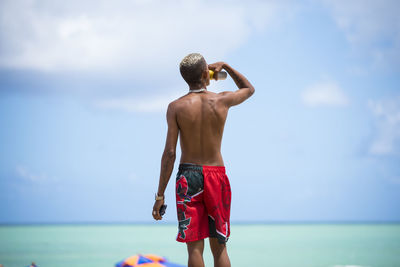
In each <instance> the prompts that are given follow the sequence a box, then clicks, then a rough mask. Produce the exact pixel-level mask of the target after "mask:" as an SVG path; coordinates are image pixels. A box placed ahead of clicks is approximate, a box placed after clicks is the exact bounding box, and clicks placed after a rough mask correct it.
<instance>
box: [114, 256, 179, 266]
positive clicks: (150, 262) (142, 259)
mask: <svg viewBox="0 0 400 267" xmlns="http://www.w3.org/2000/svg"><path fill="white" fill-rule="evenodd" d="M136 266H138V267H185V266H184V265H180V264H175V263H171V262H168V261H167V259H165V258H164V257H160V256H157V255H152V254H146V255H140V254H138V255H134V256H131V257H129V258H126V259H125V260H123V261H121V262H118V263H117V264H115V267H136Z"/></svg>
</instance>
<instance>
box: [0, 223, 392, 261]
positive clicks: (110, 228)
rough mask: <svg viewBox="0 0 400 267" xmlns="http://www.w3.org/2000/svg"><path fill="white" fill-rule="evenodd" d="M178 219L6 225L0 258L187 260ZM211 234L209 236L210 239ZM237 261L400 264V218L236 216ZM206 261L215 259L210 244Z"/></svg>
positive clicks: (232, 243)
mask: <svg viewBox="0 0 400 267" xmlns="http://www.w3.org/2000/svg"><path fill="white" fill-rule="evenodd" d="M176 234H177V227H176V225H175V224H165V223H164V224H160V223H152V224H65V225H63V224H55V225H49V224H46V225H3V226H0V264H3V266H4V267H24V266H29V264H30V263H31V262H32V261H34V262H35V263H36V264H37V265H38V266H39V267H58V266H59V267H67V266H68V267H71V266H74V267H112V266H114V265H115V263H117V262H119V261H120V260H122V259H124V258H126V257H128V256H130V255H133V254H137V253H142V254H146V253H152V254H158V255H160V256H165V257H167V258H168V259H169V260H170V261H172V262H175V263H181V264H186V261H187V253H186V245H185V244H181V243H178V242H176V241H175V237H176ZM206 241H207V240H206ZM227 246H228V254H229V256H230V258H231V262H232V266H246V267H249V266H271V267H344V266H347V267H350V266H351V267H355V266H357V267H359V266H362V267H367V266H368V267H400V224H383V223H379V224H371V223H369V224H325V223H324V224H317V223H315V224H232V226H231V237H230V239H229V241H228V244H227ZM204 258H205V263H206V266H213V261H212V256H211V252H210V250H209V245H208V244H207V242H206V247H205V250H204Z"/></svg>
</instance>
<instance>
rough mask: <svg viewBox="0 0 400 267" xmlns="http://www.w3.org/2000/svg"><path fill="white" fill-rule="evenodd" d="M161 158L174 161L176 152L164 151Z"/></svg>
mask: <svg viewBox="0 0 400 267" xmlns="http://www.w3.org/2000/svg"><path fill="white" fill-rule="evenodd" d="M163 157H164V158H166V159H168V160H173V161H174V160H175V157H176V152H175V150H172V149H167V150H164V154H163Z"/></svg>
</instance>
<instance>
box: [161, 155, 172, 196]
mask: <svg viewBox="0 0 400 267" xmlns="http://www.w3.org/2000/svg"><path fill="white" fill-rule="evenodd" d="M174 163H175V153H172V152H166V151H164V153H163V155H162V158H161V171H160V181H159V183H158V191H157V194H158V195H159V196H162V195H164V192H165V188H166V187H167V184H168V181H169V178H170V177H171V173H172V170H173V168H174Z"/></svg>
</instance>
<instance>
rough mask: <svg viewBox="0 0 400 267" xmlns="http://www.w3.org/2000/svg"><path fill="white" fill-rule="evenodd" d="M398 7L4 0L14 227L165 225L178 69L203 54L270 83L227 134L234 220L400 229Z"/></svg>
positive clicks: (7, 158) (7, 188)
mask: <svg viewBox="0 0 400 267" xmlns="http://www.w3.org/2000/svg"><path fill="white" fill-rule="evenodd" d="M398 10H399V4H398V3H397V1H390V0H385V1H361V0H351V1H330V0H326V1H311V0H310V1H273V0H272V1H256V0H254V1H246V2H244V1H218V2H215V1H213V2H211V1H200V0H198V1H196V0H193V1H168V3H167V1H161V0H160V1H152V0H148V1H146V0H136V1H123V0H117V1H113V2H112V3H111V2H109V1H84V3H81V2H79V1H68V3H65V2H63V3H55V2H53V1H22V0H18V1H2V2H1V3H0V128H1V130H0V148H1V154H0V208H1V213H0V223H12V222H18V223H23V222H88V221H96V222H98V221H101V222H132V221H146V222H147V221H151V220H152V218H151V209H152V205H153V199H154V192H155V191H156V189H157V184H158V176H159V166H160V159H161V153H162V151H163V148H164V142H165V134H166V123H165V111H166V106H167V104H168V103H169V102H170V101H172V100H173V99H175V98H177V97H178V96H180V95H183V94H185V93H186V91H187V86H186V85H185V83H184V81H183V80H182V78H181V77H180V75H179V70H178V64H179V62H180V60H181V59H182V58H183V57H184V56H185V55H186V54H188V53H190V52H200V53H202V54H203V55H204V56H205V58H206V60H207V61H208V62H209V63H212V62H213V61H220V60H222V61H226V62H228V63H229V64H230V65H232V66H233V67H235V68H237V69H238V70H239V71H241V72H242V73H243V74H245V75H246V76H247V77H248V78H249V80H250V81H251V82H252V83H253V85H254V86H255V88H256V93H255V94H254V96H253V97H252V98H251V99H249V100H248V101H247V102H245V103H244V104H242V105H240V106H237V107H234V108H232V110H231V111H230V112H229V117H228V121H227V124H226V127H225V134H224V140H223V147H222V152H223V156H224V160H225V165H226V167H227V171H228V176H229V178H230V181H231V186H232V191H233V200H232V221H310V220H312V221H366V220H367V221H399V220H400V164H399V162H400V88H399V84H400V83H399V82H400V78H399V77H400V75H399V74H400V68H399V66H400V52H399V51H400V19H399V17H398V16H397V11H398ZM233 89H235V85H234V83H233V82H232V80H230V79H228V80H226V81H219V82H213V83H212V84H211V86H210V87H209V90H212V91H223V90H233ZM178 150H179V149H178ZM179 155H180V153H178V160H177V163H176V165H175V169H174V174H173V176H172V178H171V181H170V184H169V185H168V188H167V192H166V194H167V200H166V201H167V204H168V205H169V207H168V210H167V214H166V216H165V221H167V222H174V221H175V220H176V212H175V204H174V186H173V181H174V176H175V174H176V166H177V164H178V162H179Z"/></svg>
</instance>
